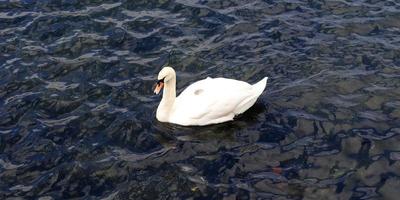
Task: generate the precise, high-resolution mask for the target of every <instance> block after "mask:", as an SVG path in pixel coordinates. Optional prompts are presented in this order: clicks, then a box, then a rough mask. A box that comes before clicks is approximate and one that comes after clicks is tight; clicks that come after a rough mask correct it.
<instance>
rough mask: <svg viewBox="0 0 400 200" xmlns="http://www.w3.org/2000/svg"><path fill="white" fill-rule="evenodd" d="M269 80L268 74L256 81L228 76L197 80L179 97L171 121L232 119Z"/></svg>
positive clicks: (194, 122) (203, 122)
mask: <svg viewBox="0 0 400 200" xmlns="http://www.w3.org/2000/svg"><path fill="white" fill-rule="evenodd" d="M266 83H267V78H264V79H263V80H261V81H260V82H258V83H256V84H254V85H250V84H248V83H246V82H243V81H238V80H233V79H227V78H206V79H203V80H200V81H197V82H195V83H193V84H191V85H190V86H188V87H187V88H186V89H185V90H184V91H183V92H182V93H181V94H180V95H179V96H178V97H177V98H176V101H175V103H174V108H173V112H172V114H171V116H170V121H171V122H173V123H177V124H181V125H206V124H215V123H221V122H224V121H229V120H232V119H233V117H234V116H235V115H238V114H241V113H243V112H244V111H246V110H247V109H249V108H250V107H251V106H252V105H253V104H254V103H255V102H256V100H257V98H258V97H259V96H260V95H261V93H262V92H263V90H264V88H265V86H266Z"/></svg>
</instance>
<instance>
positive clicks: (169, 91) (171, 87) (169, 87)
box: [161, 77, 176, 105]
mask: <svg viewBox="0 0 400 200" xmlns="http://www.w3.org/2000/svg"><path fill="white" fill-rule="evenodd" d="M175 98H176V78H175V77H174V78H172V79H170V80H168V81H166V82H165V83H164V91H163V97H162V100H161V102H164V104H171V105H172V104H173V103H174V102H175Z"/></svg>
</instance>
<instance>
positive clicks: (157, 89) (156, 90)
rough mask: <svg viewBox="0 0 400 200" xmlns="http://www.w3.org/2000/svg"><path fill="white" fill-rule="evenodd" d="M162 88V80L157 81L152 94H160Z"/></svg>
mask: <svg viewBox="0 0 400 200" xmlns="http://www.w3.org/2000/svg"><path fill="white" fill-rule="evenodd" d="M163 87H164V80H159V81H157V83H156V84H155V85H154V93H155V94H158V93H160V91H161V89H162V88H163Z"/></svg>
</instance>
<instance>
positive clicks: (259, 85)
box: [253, 77, 268, 97]
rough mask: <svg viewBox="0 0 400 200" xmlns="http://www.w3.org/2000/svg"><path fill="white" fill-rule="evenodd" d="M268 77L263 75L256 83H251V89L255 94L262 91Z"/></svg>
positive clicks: (259, 93) (257, 94) (258, 94)
mask: <svg viewBox="0 0 400 200" xmlns="http://www.w3.org/2000/svg"><path fill="white" fill-rule="evenodd" d="M267 80H268V77H264V78H263V79H262V80H261V81H258V82H257V83H256V84H254V85H253V89H254V91H255V95H256V96H257V97H258V96H260V95H261V93H263V91H264V90H265V87H266V86H267Z"/></svg>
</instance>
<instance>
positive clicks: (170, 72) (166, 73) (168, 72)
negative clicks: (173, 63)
mask: <svg viewBox="0 0 400 200" xmlns="http://www.w3.org/2000/svg"><path fill="white" fill-rule="evenodd" d="M175 76H176V75H175V70H174V69H173V68H172V67H164V68H162V70H161V71H160V72H159V73H158V77H157V79H158V81H157V83H156V85H155V88H154V93H156V94H158V93H160V91H161V89H162V88H163V87H164V83H168V81H170V80H172V79H175Z"/></svg>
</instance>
